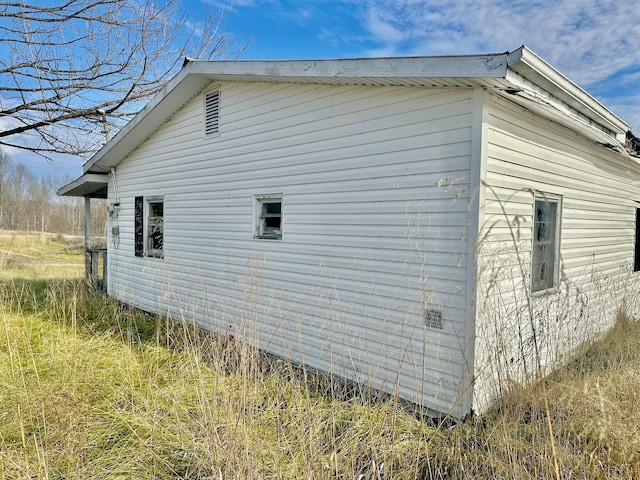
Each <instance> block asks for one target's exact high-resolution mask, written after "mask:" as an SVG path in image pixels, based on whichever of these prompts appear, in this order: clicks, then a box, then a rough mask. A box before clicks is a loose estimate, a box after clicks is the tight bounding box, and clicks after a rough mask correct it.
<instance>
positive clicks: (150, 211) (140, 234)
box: [134, 197, 164, 258]
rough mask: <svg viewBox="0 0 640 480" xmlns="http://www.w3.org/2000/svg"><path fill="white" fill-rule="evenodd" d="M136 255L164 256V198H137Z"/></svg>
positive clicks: (135, 214)
mask: <svg viewBox="0 0 640 480" xmlns="http://www.w3.org/2000/svg"><path fill="white" fill-rule="evenodd" d="M134 216H135V255H136V257H156V258H163V257H164V200H163V199H162V198H158V197H152V198H148V199H145V198H144V197H136V198H135V212H134Z"/></svg>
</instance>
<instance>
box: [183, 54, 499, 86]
mask: <svg viewBox="0 0 640 480" xmlns="http://www.w3.org/2000/svg"><path fill="white" fill-rule="evenodd" d="M191 66H192V70H191V71H192V72H193V73H200V74H203V75H207V76H209V77H210V78H212V79H219V80H233V79H234V78H238V77H239V78H246V77H256V80H259V79H260V78H262V77H271V78H273V77H276V78H279V79H281V81H283V82H288V81H292V80H293V79H296V78H299V79H313V78H323V79H330V78H335V79H341V78H348V79H363V80H364V79H367V78H429V77H433V78H439V77H445V78H446V77H449V78H480V77H483V78H504V76H505V74H506V71H507V56H506V54H490V55H460V56H441V57H397V58H356V59H339V60H267V61H243V60H234V61H214V62H208V61H195V62H192V63H191Z"/></svg>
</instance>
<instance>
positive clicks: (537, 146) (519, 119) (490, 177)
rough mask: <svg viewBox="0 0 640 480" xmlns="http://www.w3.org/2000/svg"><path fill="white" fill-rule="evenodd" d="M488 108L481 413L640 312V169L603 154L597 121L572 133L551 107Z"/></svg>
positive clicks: (620, 155)
mask: <svg viewBox="0 0 640 480" xmlns="http://www.w3.org/2000/svg"><path fill="white" fill-rule="evenodd" d="M487 100H488V101H487V102H485V104H486V110H485V113H484V117H485V119H486V138H487V142H486V144H485V149H486V150H485V152H484V155H483V163H484V165H485V166H484V169H483V176H482V181H483V185H484V189H483V194H482V196H483V201H482V204H483V207H482V209H481V214H480V215H481V221H480V223H481V228H480V235H479V238H480V239H481V240H480V242H479V245H478V252H479V267H478V268H479V272H480V275H479V285H478V293H477V298H478V300H477V339H476V355H477V356H476V387H475V393H476V396H475V402H474V405H475V408H476V409H477V410H482V409H483V408H484V406H485V405H487V404H488V403H489V402H490V400H491V399H494V398H495V397H496V396H497V395H499V394H500V393H501V392H502V391H503V389H504V388H509V387H510V386H511V385H513V383H514V382H526V381H530V380H531V379H534V378H537V376H538V375H539V374H540V373H544V372H548V370H549V368H551V367H554V366H558V364H559V363H562V362H563V361H566V359H567V358H568V357H567V356H568V355H570V354H571V353H572V352H574V351H575V349H576V348H577V347H578V346H580V345H581V344H582V343H583V342H584V341H586V340H589V339H593V338H595V337H596V336H598V335H600V334H602V333H604V332H605V331H606V330H607V329H609V328H610V327H611V326H612V325H613V323H614V322H615V320H616V316H617V313H618V311H620V310H625V311H627V312H629V313H632V314H633V313H636V314H637V313H638V308H639V307H640V272H638V270H639V269H640V268H639V265H638V252H640V248H639V247H640V246H639V244H638V242H640V238H638V235H637V233H636V228H637V219H638V218H639V212H640V164H639V163H638V161H637V158H631V157H630V156H629V154H628V153H627V152H625V151H624V150H623V149H620V148H617V149H614V148H612V145H611V144H608V145H604V143H605V142H606V136H608V135H613V132H612V131H611V130H609V131H608V132H607V133H606V134H604V132H605V131H607V124H606V121H605V119H603V118H600V119H598V117H597V116H596V115H594V116H593V117H592V118H591V119H590V121H591V124H590V125H588V126H587V125H586V124H585V122H584V121H579V120H576V119H575V118H576V117H577V115H574V116H573V118H572V119H571V120H567V121H566V122H562V123H565V125H563V124H562V123H561V122H560V121H559V119H558V118H553V117H552V115H558V113H557V111H558V110H557V109H556V110H555V111H553V110H551V106H550V102H546V103H543V102H540V104H535V103H533V102H532V104H528V103H526V102H523V104H518V103H514V102H508V101H506V100H505V99H504V98H500V97H497V96H495V95H488V96H487ZM567 117H569V116H568V115H567ZM569 121H570V122H572V123H568V122H569ZM596 122H600V123H599V124H596ZM570 127H572V128H570ZM609 128H611V129H613V128H614V127H613V126H609ZM594 130H597V132H596V136H597V137H601V138H590V135H591V134H592V131H594ZM611 142H612V143H613V141H611Z"/></svg>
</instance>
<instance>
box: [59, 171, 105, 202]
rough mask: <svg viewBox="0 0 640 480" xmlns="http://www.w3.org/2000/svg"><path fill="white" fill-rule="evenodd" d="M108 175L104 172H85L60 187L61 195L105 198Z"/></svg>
mask: <svg viewBox="0 0 640 480" xmlns="http://www.w3.org/2000/svg"><path fill="white" fill-rule="evenodd" d="M108 184H109V175H107V174H105V173H85V174H84V175H82V176H81V177H79V178H76V179H75V180H73V181H72V182H70V183H68V184H66V185H64V186H63V187H60V188H59V189H58V192H57V193H58V195H60V196H61V197H90V198H107V186H108Z"/></svg>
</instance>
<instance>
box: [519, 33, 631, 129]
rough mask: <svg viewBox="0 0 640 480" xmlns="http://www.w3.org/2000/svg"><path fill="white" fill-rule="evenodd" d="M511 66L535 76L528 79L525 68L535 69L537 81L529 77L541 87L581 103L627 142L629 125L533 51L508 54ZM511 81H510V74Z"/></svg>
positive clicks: (520, 72)
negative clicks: (625, 137)
mask: <svg viewBox="0 0 640 480" xmlns="http://www.w3.org/2000/svg"><path fill="white" fill-rule="evenodd" d="M507 63H508V67H509V70H513V71H514V72H516V73H519V74H520V75H522V76H524V77H531V76H530V75H529V76H528V75H527V72H526V71H523V68H522V67H525V68H528V69H532V70H533V71H534V72H535V73H536V74H537V75H536V76H537V78H529V80H531V81H532V82H533V83H536V84H539V85H540V87H542V88H543V89H545V90H547V91H549V92H550V93H552V94H554V95H556V96H557V97H558V98H560V99H561V100H563V101H565V102H566V103H567V104H569V105H572V106H573V105H575V104H576V103H578V104H580V105H582V106H584V107H585V108H586V110H587V111H588V112H590V113H591V114H592V115H593V116H594V118H593V119H594V120H595V121H597V122H598V123H600V124H602V126H604V127H606V128H609V129H610V130H611V131H613V132H614V133H615V134H616V137H617V140H619V141H624V135H625V134H626V132H627V131H628V130H629V124H627V123H626V122H625V121H624V120H622V119H621V118H620V117H618V116H617V115H615V114H614V113H613V112H611V110H609V109H608V108H606V107H605V106H604V105H602V103H600V102H599V101H598V100H596V99H595V98H594V97H592V96H591V95H590V94H589V93H587V92H586V91H585V90H583V89H582V88H581V87H580V86H578V85H577V84H576V83H574V82H572V81H571V80H570V79H569V78H567V77H566V76H565V75H563V74H562V73H560V72H559V71H558V70H556V69H555V68H554V67H552V66H551V65H550V64H549V63H547V62H546V61H544V60H543V59H542V58H540V57H539V56H538V55H536V54H535V53H534V52H533V51H531V50H530V49H528V48H527V47H525V46H524V45H523V46H522V47H520V48H519V49H517V50H514V51H513V52H511V53H510V54H508V55H507ZM507 78H509V76H508V75H507ZM589 116H591V115H589ZM620 135H622V137H620Z"/></svg>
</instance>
